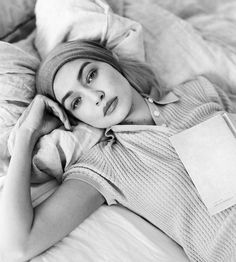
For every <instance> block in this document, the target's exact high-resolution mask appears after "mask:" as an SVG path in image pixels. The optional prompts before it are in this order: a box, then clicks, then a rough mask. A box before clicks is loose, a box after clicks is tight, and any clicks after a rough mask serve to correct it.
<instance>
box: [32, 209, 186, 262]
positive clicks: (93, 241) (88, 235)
mask: <svg viewBox="0 0 236 262" xmlns="http://www.w3.org/2000/svg"><path fill="white" fill-rule="evenodd" d="M79 261H81V262H95V261H96V262H105V261H107V262H120V261H122V262H123V261H124V262H147V261H148V262H157V261H158V262H173V261H175V262H188V261H189V260H188V259H187V257H186V255H185V254H184V252H183V250H182V248H180V247H179V246H178V245H177V244H176V243H175V242H174V241H173V240H171V239H170V238H169V237H167V236H166V235H165V234H164V233H163V232H161V231H159V230H158V229H156V228H155V227H153V226H152V225H151V224H149V223H148V222H146V221H145V220H144V219H142V218H140V217H138V216H136V215H135V214H133V213H132V212H130V211H129V210H127V209H125V208H123V207H119V206H105V205H104V206H102V207H100V208H99V209H98V210H97V211H96V212H95V213H93V214H92V215H91V216H90V217H88V218H87V219H86V220H85V221H84V222H83V223H82V224H81V225H80V226H79V227H77V228H76V229H75V230H74V231H73V232H72V233H71V234H70V235H69V236H67V237H65V238H64V239H63V240H62V241H60V242H59V243H57V244H56V245H55V246H54V247H52V248H50V249H49V250H47V251H46V252H44V253H43V254H42V255H39V256H37V257H36V258H34V259H32V260H31V262H79Z"/></svg>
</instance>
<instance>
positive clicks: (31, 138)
mask: <svg viewBox="0 0 236 262" xmlns="http://www.w3.org/2000/svg"><path fill="white" fill-rule="evenodd" d="M39 137H40V136H39V133H38V132H37V131H36V130H30V129H27V128H21V127H20V128H19V129H18V130H17V133H16V140H15V145H16V144H19V143H20V144H24V145H25V146H30V147H31V148H32V149H33V148H34V146H35V144H36V142H37V141H38V139H39Z"/></svg>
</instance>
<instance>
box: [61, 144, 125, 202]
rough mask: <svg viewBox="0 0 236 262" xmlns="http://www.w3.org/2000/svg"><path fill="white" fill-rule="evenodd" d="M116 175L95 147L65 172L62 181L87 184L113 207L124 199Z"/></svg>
mask: <svg viewBox="0 0 236 262" xmlns="http://www.w3.org/2000/svg"><path fill="white" fill-rule="evenodd" d="M115 173H116V172H115V170H114V169H111V167H110V166H109V164H108V163H107V161H106V160H105V159H104V155H103V153H102V152H101V151H100V150H99V148H98V146H95V147H94V148H92V149H90V150H89V151H88V152H86V153H84V154H83V156H82V157H81V158H80V159H79V161H78V162H77V163H76V164H74V165H72V166H71V167H70V168H69V169H68V170H66V171H65V173H64V174H63V176H62V181H66V180H68V179H79V180H81V181H83V182H86V183H88V184H89V185H91V186H93V187H94V188H95V189H96V190H97V191H98V192H100V193H101V194H102V195H103V197H104V198H105V200H106V202H107V204H108V205H112V204H117V203H118V202H119V200H120V199H121V198H123V197H124V196H123V195H122V191H121V190H120V189H119V183H118V182H117V177H116V175H115Z"/></svg>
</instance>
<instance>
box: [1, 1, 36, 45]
mask: <svg viewBox="0 0 236 262" xmlns="http://www.w3.org/2000/svg"><path fill="white" fill-rule="evenodd" d="M35 3H36V0H17V1H16V0H1V1H0V40H4V41H8V42H15V41H17V40H19V39H22V38H23V37H25V36H26V35H27V34H28V33H29V32H30V31H32V30H33V28H34V25H35V16H34V7H35Z"/></svg>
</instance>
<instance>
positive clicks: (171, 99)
mask: <svg viewBox="0 0 236 262" xmlns="http://www.w3.org/2000/svg"><path fill="white" fill-rule="evenodd" d="M141 95H142V96H143V97H145V98H147V99H148V98H151V99H152V100H153V102H155V103H156V104H158V105H168V104H171V103H175V102H177V101H179V97H178V96H177V95H176V94H175V93H174V92H173V91H170V92H168V93H167V94H166V95H165V96H164V97H162V98H161V99H159V100H158V99H156V98H155V97H156V96H155V93H153V94H152V93H150V94H149V95H148V94H144V93H142V94H141ZM112 129H113V127H109V128H106V130H105V137H107V138H111V139H114V135H113V132H112Z"/></svg>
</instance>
